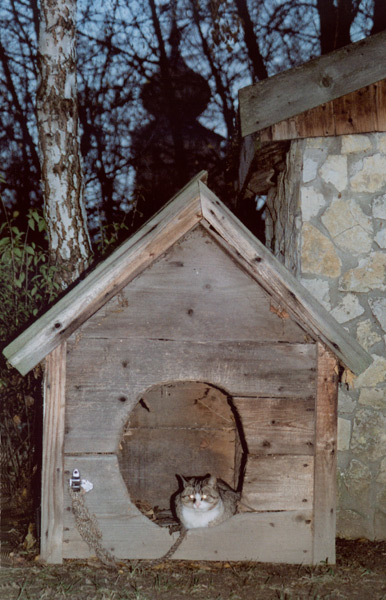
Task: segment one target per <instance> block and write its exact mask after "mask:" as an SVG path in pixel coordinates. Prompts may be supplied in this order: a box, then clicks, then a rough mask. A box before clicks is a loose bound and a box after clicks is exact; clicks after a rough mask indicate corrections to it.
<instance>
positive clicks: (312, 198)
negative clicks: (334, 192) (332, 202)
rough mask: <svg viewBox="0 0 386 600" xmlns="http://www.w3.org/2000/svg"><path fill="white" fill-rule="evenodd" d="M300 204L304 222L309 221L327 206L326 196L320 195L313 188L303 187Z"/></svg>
mask: <svg viewBox="0 0 386 600" xmlns="http://www.w3.org/2000/svg"><path fill="white" fill-rule="evenodd" d="M300 203H301V209H302V218H303V221H309V220H310V219H311V217H315V216H316V215H317V214H318V212H319V211H320V209H321V208H322V207H323V206H325V204H326V201H325V199H324V196H323V195H322V194H319V193H318V192H317V191H316V190H315V189H314V188H313V187H309V188H308V187H302V188H301V189H300Z"/></svg>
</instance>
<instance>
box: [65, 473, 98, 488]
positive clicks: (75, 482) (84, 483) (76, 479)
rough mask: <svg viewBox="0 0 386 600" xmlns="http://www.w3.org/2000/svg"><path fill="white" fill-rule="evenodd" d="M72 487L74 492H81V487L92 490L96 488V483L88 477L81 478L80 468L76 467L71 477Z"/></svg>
mask: <svg viewBox="0 0 386 600" xmlns="http://www.w3.org/2000/svg"><path fill="white" fill-rule="evenodd" d="M70 488H71V489H72V490H73V491H74V492H80V490H81V489H82V490H84V491H85V492H91V490H92V489H93V488H94V484H93V483H91V481H88V479H81V478H80V472H79V469H74V470H73V472H72V477H71V479H70Z"/></svg>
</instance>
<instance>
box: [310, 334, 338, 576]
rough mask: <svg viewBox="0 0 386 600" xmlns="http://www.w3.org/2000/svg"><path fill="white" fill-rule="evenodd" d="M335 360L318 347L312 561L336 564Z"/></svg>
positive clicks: (322, 347) (336, 381)
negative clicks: (325, 561) (326, 561)
mask: <svg viewBox="0 0 386 600" xmlns="http://www.w3.org/2000/svg"><path fill="white" fill-rule="evenodd" d="M336 367H337V360H336V358H335V356H334V355H333V354H332V353H331V352H330V351H329V350H327V349H326V348H325V347H324V346H323V345H322V344H318V384H317V397H316V425H315V481H314V486H315V490H314V497H315V500H314V550H313V561H314V563H315V564H317V563H318V562H320V561H323V560H328V561H329V562H330V563H335V530H336V455H337V406H338V374H337V371H336Z"/></svg>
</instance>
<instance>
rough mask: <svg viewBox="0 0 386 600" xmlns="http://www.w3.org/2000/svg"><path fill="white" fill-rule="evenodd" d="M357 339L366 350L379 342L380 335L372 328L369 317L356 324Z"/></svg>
mask: <svg viewBox="0 0 386 600" xmlns="http://www.w3.org/2000/svg"><path fill="white" fill-rule="evenodd" d="M357 340H358V342H359V343H360V345H361V346H363V348H364V349H365V350H368V349H369V348H371V346H374V344H377V343H378V342H380V341H381V340H382V337H381V336H380V335H379V334H378V332H377V331H376V330H375V329H374V327H373V323H372V322H371V321H370V319H366V321H362V322H361V323H359V324H358V327H357Z"/></svg>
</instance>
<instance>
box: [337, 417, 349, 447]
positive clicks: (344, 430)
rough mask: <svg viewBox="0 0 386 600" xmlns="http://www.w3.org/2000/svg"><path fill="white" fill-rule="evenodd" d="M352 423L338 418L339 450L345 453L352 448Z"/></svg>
mask: <svg viewBox="0 0 386 600" xmlns="http://www.w3.org/2000/svg"><path fill="white" fill-rule="evenodd" d="M350 438H351V421H349V420H348V419H342V418H341V417H338V450H341V451H344V450H349V448H350Z"/></svg>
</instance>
